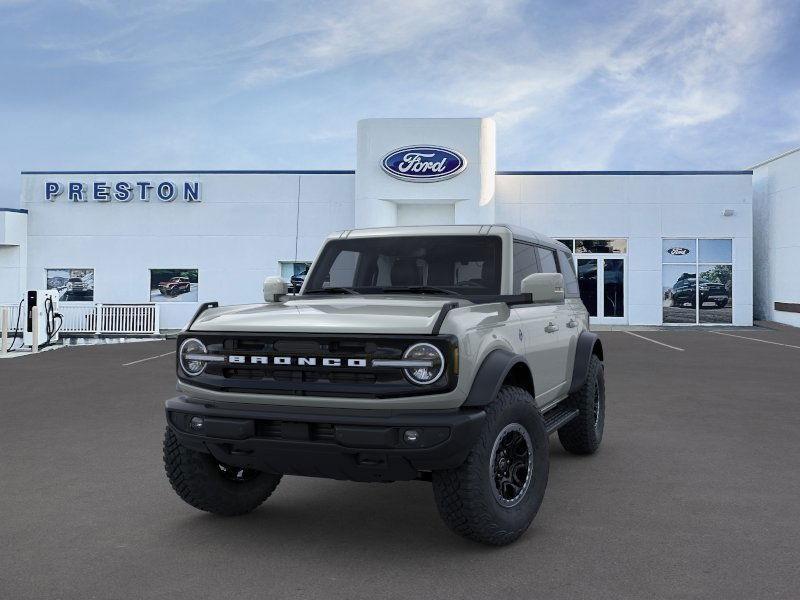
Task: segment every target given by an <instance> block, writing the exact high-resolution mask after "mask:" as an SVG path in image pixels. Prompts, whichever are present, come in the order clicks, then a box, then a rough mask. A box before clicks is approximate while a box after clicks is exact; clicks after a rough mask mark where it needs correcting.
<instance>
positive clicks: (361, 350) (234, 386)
mask: <svg viewBox="0 0 800 600" xmlns="http://www.w3.org/2000/svg"><path fill="white" fill-rule="evenodd" d="M188 337H196V338H198V339H200V340H201V341H202V342H203V343H204V344H205V346H206V348H207V349H208V352H209V354H212V355H223V356H226V357H229V356H231V355H237V356H240V357H241V356H243V357H245V362H244V363H236V364H233V363H232V362H230V361H229V360H226V362H209V363H208V364H207V365H206V368H205V371H204V372H203V373H202V374H200V375H198V376H196V377H188V376H186V375H185V374H184V373H183V372H182V371H181V369H180V366H179V367H178V377H179V378H180V379H181V380H182V381H184V382H186V383H188V384H190V385H196V386H199V387H206V388H209V389H214V390H219V391H230V392H234V391H235V392H245V393H268V394H280V395H292V396H297V395H300V396H305V395H309V396H331V397H347V396H351V397H359V398H369V397H371V398H386V397H393V396H406V395H420V394H431V393H439V392H444V391H449V390H451V389H453V387H455V383H456V377H457V374H456V372H455V371H454V368H453V360H452V356H453V348H454V347H455V338H454V337H452V336H391V337H388V336H387V337H385V336H358V337H357V338H356V337H353V338H349V337H341V336H315V335H297V336H285V335H281V336H269V335H263V334H238V333H237V334H235V335H232V334H230V333H197V334H195V333H188V334H183V335H181V336H180V337H179V339H178V346H179V347H180V344H181V342H182V341H183V340H184V339H186V338H188ZM421 341H426V342H429V343H432V344H435V345H436V346H437V347H438V348H439V349H440V350H441V351H442V354H443V355H444V356H445V360H446V362H447V366H446V369H445V374H444V375H443V376H442V377H441V379H440V380H438V381H437V382H435V383H433V384H431V385H426V386H418V385H414V384H413V383H411V382H409V381H408V380H407V379H406V377H405V375H404V372H403V370H402V369H401V368H398V367H374V366H372V360H375V359H400V358H402V357H403V353H404V352H405V350H406V349H407V348H408V347H409V346H411V345H413V344H415V343H418V342H421ZM255 356H257V357H268V358H269V359H270V360H269V362H268V364H262V363H255V364H253V363H251V358H252V357H255ZM274 357H284V358H288V359H290V360H291V363H292V364H288V365H286V364H281V365H275V364H273V360H272V359H273V358H274ZM300 358H315V359H316V364H315V365H309V364H301V363H300V362H299V359H300ZM329 358H333V359H340V361H341V366H335V367H332V366H328V365H323V359H329ZM348 359H356V360H359V361H363V360H366V364H367V366H365V367H364V366H348V362H347V361H348Z"/></svg>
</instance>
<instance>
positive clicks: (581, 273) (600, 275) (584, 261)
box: [558, 238, 628, 322]
mask: <svg viewBox="0 0 800 600" xmlns="http://www.w3.org/2000/svg"><path fill="white" fill-rule="evenodd" d="M558 241H559V242H561V243H562V244H564V245H565V246H566V247H567V248H570V249H572V250H573V251H574V254H573V258H574V260H575V267H576V270H577V275H578V281H577V286H578V290H579V292H580V297H581V300H582V301H583V304H584V306H586V310H587V311H589V316H590V317H594V318H595V319H598V320H601V319H616V321H609V322H621V320H622V319H624V318H625V260H626V258H627V253H628V240H627V239H626V238H606V239H583V238H577V239H570V238H566V239H559V240H558ZM610 255H614V256H610ZM563 272H564V270H563V268H562V273H563ZM565 285H568V284H567V282H566V280H565ZM601 322H602V321H601Z"/></svg>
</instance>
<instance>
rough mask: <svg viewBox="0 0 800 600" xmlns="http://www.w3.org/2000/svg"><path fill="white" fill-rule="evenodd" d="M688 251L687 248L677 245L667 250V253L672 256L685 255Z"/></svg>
mask: <svg viewBox="0 0 800 600" xmlns="http://www.w3.org/2000/svg"><path fill="white" fill-rule="evenodd" d="M689 252H690V250H689V249H688V248H681V247H679V246H678V247H675V248H669V249H668V250H667V254H671V255H672V256H686V255H687V254H689Z"/></svg>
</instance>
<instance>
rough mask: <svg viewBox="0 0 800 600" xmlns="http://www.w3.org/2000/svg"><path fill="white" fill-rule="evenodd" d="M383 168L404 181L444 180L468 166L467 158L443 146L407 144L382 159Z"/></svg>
mask: <svg viewBox="0 0 800 600" xmlns="http://www.w3.org/2000/svg"><path fill="white" fill-rule="evenodd" d="M381 166H382V167H383V170H384V171H386V172H387V173H388V174H389V175H391V176H392V177H396V178H397V179H402V180H404V181H420V182H431V181H442V180H444V179H450V178H451V177H455V176H456V175H458V174H459V173H461V171H463V170H464V169H466V168H467V159H466V158H464V156H463V155H462V154H460V153H459V152H456V151H455V150H450V149H448V148H442V147H441V146H405V147H403V148H398V149H396V150H392V151H391V152H389V154H387V155H386V156H384V157H383V161H381Z"/></svg>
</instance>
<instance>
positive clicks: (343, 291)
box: [302, 287, 358, 296]
mask: <svg viewBox="0 0 800 600" xmlns="http://www.w3.org/2000/svg"><path fill="white" fill-rule="evenodd" d="M308 294H358V292H357V291H355V290H354V289H352V288H349V287H329V288H319V289H316V290H306V291H305V292H303V293H302V295H303V296H306V295H308Z"/></svg>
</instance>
